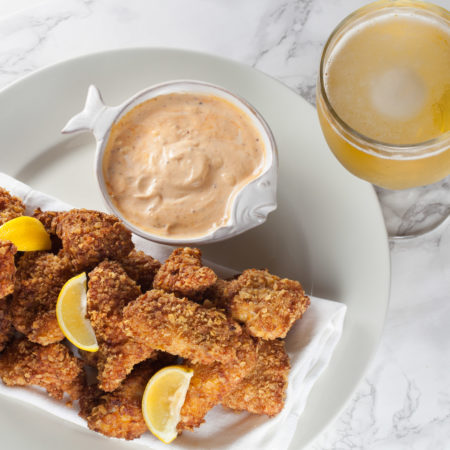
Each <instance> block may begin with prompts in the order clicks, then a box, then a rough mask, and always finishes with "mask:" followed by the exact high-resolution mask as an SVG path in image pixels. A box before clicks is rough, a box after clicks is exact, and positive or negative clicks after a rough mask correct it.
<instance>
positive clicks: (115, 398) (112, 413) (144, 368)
mask: <svg viewBox="0 0 450 450" xmlns="http://www.w3.org/2000/svg"><path fill="white" fill-rule="evenodd" d="M167 364H169V362H167ZM164 365H165V364H164V363H162V362H161V361H145V362H143V363H141V364H139V365H137V366H136V367H135V368H134V369H133V371H132V372H131V373H130V375H128V376H127V378H126V379H125V380H124V381H123V382H122V384H121V385H120V386H119V387H118V388H117V389H116V390H115V391H114V392H108V393H106V392H103V391H102V390H100V389H99V388H98V386H97V385H92V386H89V388H88V389H87V390H86V391H84V392H83V393H82V395H81V398H80V416H81V417H83V418H84V419H86V421H87V424H88V427H89V428H90V429H91V430H93V431H97V432H98V433H102V434H104V435H105V436H109V437H115V438H122V439H127V440H130V439H136V438H138V437H139V436H141V435H142V434H143V433H145V432H146V431H147V429H148V428H147V425H146V423H145V421H144V417H143V415H142V406H141V404H142V396H143V394H144V390H145V387H146V385H147V383H148V380H149V379H150V378H151V377H152V375H153V374H154V373H155V372H156V371H158V370H159V369H160V368H162V367H163V366H164Z"/></svg>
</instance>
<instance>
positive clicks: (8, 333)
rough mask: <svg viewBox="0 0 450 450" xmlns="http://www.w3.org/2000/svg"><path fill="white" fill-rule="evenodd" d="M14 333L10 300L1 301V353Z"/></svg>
mask: <svg viewBox="0 0 450 450" xmlns="http://www.w3.org/2000/svg"><path fill="white" fill-rule="evenodd" d="M13 333H14V328H13V326H12V322H11V315H10V313H9V299H8V298H5V299H3V300H1V301H0V352H1V351H2V350H3V349H4V348H5V346H6V344H7V343H8V342H9V341H10V339H11V338H12V336H13Z"/></svg>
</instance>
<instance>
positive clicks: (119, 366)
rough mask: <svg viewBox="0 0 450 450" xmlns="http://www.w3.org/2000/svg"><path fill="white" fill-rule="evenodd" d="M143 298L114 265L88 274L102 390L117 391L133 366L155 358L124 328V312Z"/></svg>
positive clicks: (89, 308)
mask: <svg viewBox="0 0 450 450" xmlns="http://www.w3.org/2000/svg"><path fill="white" fill-rule="evenodd" d="M140 294H141V290H140V288H139V286H138V285H137V284H136V283H135V282H134V281H133V280H132V279H131V278H130V277H129V276H128V275H127V274H126V272H125V270H124V269H123V268H122V267H121V265H120V264H119V263H117V262H114V261H108V260H106V261H103V262H102V263H100V264H99V265H98V266H97V267H96V268H95V269H94V270H93V271H92V272H90V273H89V282H88V295H87V316H88V318H89V320H90V321H91V324H92V326H93V328H94V331H95V335H96V337H97V341H98V344H99V350H98V352H97V354H96V360H97V368H98V380H99V386H100V388H101V389H103V390H104V391H108V392H111V391H113V390H115V389H116V388H117V387H118V386H119V385H120V383H121V382H122V380H124V379H125V377H126V376H127V375H128V374H129V373H130V372H131V369H132V368H133V366H134V365H135V364H137V363H139V362H141V361H143V360H145V359H147V358H150V357H151V356H152V355H154V354H155V352H154V351H153V349H151V348H149V347H148V346H145V345H143V344H140V343H138V342H135V341H134V340H133V339H132V338H130V337H128V336H127V335H126V334H125V332H124V330H123V328H122V320H123V317H122V314H123V308H124V307H125V305H127V304H128V303H129V302H130V301H132V300H134V299H136V298H137V297H138V296H139V295H140Z"/></svg>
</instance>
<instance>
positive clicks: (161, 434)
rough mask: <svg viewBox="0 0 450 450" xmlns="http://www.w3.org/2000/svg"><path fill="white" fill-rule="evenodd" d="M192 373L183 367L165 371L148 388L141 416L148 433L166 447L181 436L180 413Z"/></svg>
mask: <svg viewBox="0 0 450 450" xmlns="http://www.w3.org/2000/svg"><path fill="white" fill-rule="evenodd" d="M193 373H194V371H193V370H192V369H188V368H186V367H183V366H169V367H164V369H161V370H159V371H158V372H156V373H155V374H154V375H153V376H152V377H151V378H150V380H149V382H148V383H147V387H146V388H145V391H144V396H143V397H142V414H143V416H144V419H145V422H146V423H147V426H148V428H149V430H150V431H151V432H152V433H153V434H154V435H155V436H156V437H157V438H158V439H160V440H161V441H163V442H164V443H165V444H170V442H172V441H173V440H174V439H175V438H176V437H177V435H178V433H177V424H178V422H179V421H180V411H181V407H182V406H183V403H184V399H185V398H186V392H187V390H188V387H189V383H190V382H191V378H192V375H193Z"/></svg>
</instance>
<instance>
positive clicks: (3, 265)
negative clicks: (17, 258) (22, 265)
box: [0, 240, 17, 303]
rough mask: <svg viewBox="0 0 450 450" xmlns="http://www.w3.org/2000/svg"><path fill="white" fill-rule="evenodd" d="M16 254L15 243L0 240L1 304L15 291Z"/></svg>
mask: <svg viewBox="0 0 450 450" xmlns="http://www.w3.org/2000/svg"><path fill="white" fill-rule="evenodd" d="M16 253H17V248H16V246H15V245H14V244H13V243H11V242H9V241H1V240H0V303H1V302H2V301H3V299H4V298H5V297H6V296H7V295H9V294H12V293H13V291H14V280H15V275H16V266H15V263H14V255H15V254H16Z"/></svg>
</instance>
